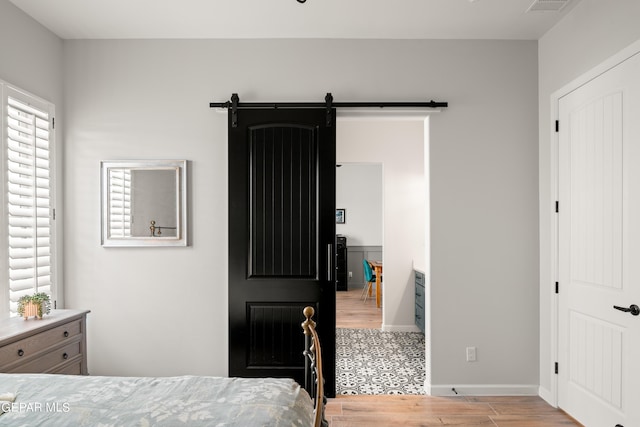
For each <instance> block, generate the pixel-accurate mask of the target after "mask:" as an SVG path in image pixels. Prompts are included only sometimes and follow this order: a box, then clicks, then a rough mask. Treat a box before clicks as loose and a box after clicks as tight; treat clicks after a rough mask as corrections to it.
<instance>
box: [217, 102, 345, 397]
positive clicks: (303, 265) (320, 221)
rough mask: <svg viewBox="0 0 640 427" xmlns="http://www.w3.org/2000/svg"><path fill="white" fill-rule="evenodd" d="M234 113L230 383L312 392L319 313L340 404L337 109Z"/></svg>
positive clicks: (330, 382)
mask: <svg viewBox="0 0 640 427" xmlns="http://www.w3.org/2000/svg"><path fill="white" fill-rule="evenodd" d="M331 115H332V117H331V120H330V121H331V125H330V126H327V111H326V110H325V109H247V110H239V111H238V122H237V126H236V127H233V126H232V121H231V116H232V113H231V111H230V112H229V374H230V375H231V376H240V377H267V376H270V377H291V378H294V379H296V380H297V381H298V382H299V383H300V384H302V385H304V357H303V355H302V351H303V348H304V337H303V334H302V329H301V327H300V324H301V323H302V321H303V320H304V316H303V315H302V310H303V308H304V307H305V306H307V305H311V306H313V307H315V309H316V316H315V320H316V322H317V329H318V333H319V335H320V340H321V344H322V350H323V351H322V353H323V361H324V369H323V371H324V375H325V381H326V382H325V384H326V385H325V390H326V393H327V395H328V396H334V395H335V310H336V308H335V265H334V259H335V257H334V255H335V135H336V132H335V110H333V111H332V112H331Z"/></svg>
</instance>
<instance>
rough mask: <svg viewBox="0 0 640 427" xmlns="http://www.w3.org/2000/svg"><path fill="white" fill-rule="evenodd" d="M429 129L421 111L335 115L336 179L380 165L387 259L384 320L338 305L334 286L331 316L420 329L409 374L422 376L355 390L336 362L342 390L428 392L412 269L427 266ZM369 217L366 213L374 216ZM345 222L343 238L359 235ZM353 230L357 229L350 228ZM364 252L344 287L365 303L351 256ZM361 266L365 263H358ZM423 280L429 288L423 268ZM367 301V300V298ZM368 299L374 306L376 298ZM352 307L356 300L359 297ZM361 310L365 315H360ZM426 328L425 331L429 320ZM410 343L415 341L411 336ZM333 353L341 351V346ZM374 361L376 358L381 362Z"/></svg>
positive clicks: (389, 330) (384, 329) (354, 358)
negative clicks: (400, 385) (399, 384)
mask: <svg viewBox="0 0 640 427" xmlns="http://www.w3.org/2000/svg"><path fill="white" fill-rule="evenodd" d="M428 134H429V121H428V117H425V115H424V113H423V114H422V116H420V117H417V116H412V115H407V116H403V117H401V116H398V115H397V114H393V115H389V116H385V115H380V114H375V115H370V116H367V117H363V116H362V115H359V116H357V117H353V116H347V117H345V116H340V115H339V116H338V126H337V138H336V159H337V162H338V164H342V165H343V166H342V167H341V168H338V169H337V172H336V177H337V178H336V182H337V185H338V186H339V185H340V177H341V176H344V175H347V176H349V174H350V171H349V170H348V169H349V168H350V167H351V168H353V169H354V170H355V169H356V168H358V167H360V168H362V169H361V170H363V171H366V170H367V167H369V168H371V169H375V168H378V170H379V171H380V172H379V173H380V180H381V186H382V188H381V189H380V192H379V193H380V200H381V202H382V206H381V210H382V213H381V215H380V217H381V222H382V226H381V229H382V238H381V243H382V245H383V250H380V252H379V253H380V258H381V259H380V261H382V264H383V265H384V274H383V284H382V286H381V289H382V298H381V300H382V304H381V307H380V308H376V309H377V310H379V316H381V319H380V320H377V322H381V324H380V323H377V324H375V326H373V322H372V321H371V320H370V319H371V318H369V317H368V316H369V314H367V312H366V311H365V310H356V309H351V311H349V310H341V309H340V307H341V302H342V301H341V299H342V298H344V296H345V294H344V293H341V292H337V295H336V298H337V311H336V316H337V317H336V323H337V325H338V328H339V327H340V326H339V325H349V324H350V325H355V326H358V327H361V328H365V329H366V328H373V329H368V330H370V331H374V332H376V333H378V334H389V336H392V335H393V334H395V335H396V337H400V336H401V335H403V334H404V335H405V336H404V337H403V338H408V337H411V336H412V335H413V336H414V337H415V336H416V335H417V336H419V337H420V343H419V344H418V346H419V347H420V348H419V352H420V354H419V356H418V357H420V363H419V365H420V366H419V367H418V369H417V370H413V371H412V369H414V368H409V369H408V371H410V372H412V373H413V374H415V375H413V376H414V380H415V377H419V378H420V379H419V381H418V383H417V384H415V381H414V386H411V387H409V388H408V389H407V388H405V389H404V390H400V389H396V388H394V387H393V384H390V385H391V386H390V387H382V390H381V387H375V386H372V385H371V384H365V385H362V384H361V386H362V387H360V390H354V388H355V386H356V385H357V384H356V382H357V381H358V378H354V377H353V375H351V374H352V373H350V372H340V371H339V370H338V371H337V372H336V374H337V378H336V379H337V383H340V382H341V381H342V382H343V384H344V385H346V387H345V388H344V389H343V390H342V392H341V394H424V392H425V387H424V385H425V383H426V378H427V372H426V366H428V364H427V360H426V359H425V358H426V357H428V354H429V352H427V351H426V344H425V342H428V341H426V340H425V336H424V335H423V334H422V333H421V332H419V329H418V327H417V326H416V322H415V312H416V311H415V302H416V301H415V286H416V283H415V282H416V280H415V274H414V271H415V269H418V270H420V271H422V272H424V273H427V272H428V269H427V268H426V267H427V265H428V247H429V243H428V242H429V239H428V238H429V233H428V224H429V209H428V206H429V204H428V202H429V197H428V158H429V156H428ZM343 168H347V169H345V172H346V173H345V172H343V171H342V170H341V169H343ZM340 191H341V189H340V188H339V187H337V189H336V202H337V204H336V208H343V206H340V203H341V200H340ZM369 219H370V220H371V218H369ZM346 221H347V222H348V221H350V215H349V210H348V209H347V210H346ZM347 224H348V223H347ZM347 224H345V225H347ZM342 229H343V230H345V233H344V234H345V235H346V237H347V241H349V240H353V241H354V242H356V243H357V242H358V241H359V238H358V237H356V236H354V238H353V239H350V236H349V232H351V231H350V228H349V227H342ZM336 230H337V232H338V233H340V230H341V227H340V224H337V226H336ZM347 231H349V232H347ZM353 232H354V233H355V231H353ZM356 246H357V245H356ZM381 249H382V248H381ZM363 257H364V255H361V256H359V257H355V259H354V260H352V261H350V262H349V265H350V271H351V273H352V277H351V280H350V282H349V289H350V290H351V289H353V288H355V289H356V290H357V293H355V298H354V301H353V302H354V303H355V304H361V305H364V303H363V300H362V299H361V298H360V295H361V293H362V287H361V286H362V285H363V284H364V280H363V278H362V276H363V273H362V272H359V274H358V275H356V272H355V271H354V270H355V269H356V268H357V267H356V266H355V262H354V261H356V260H357V261H359V262H361V258H363ZM374 257H375V256H374ZM359 268H360V271H362V269H363V266H362V264H360V266H359ZM351 269H353V270H351ZM354 279H355V280H354ZM426 285H427V289H428V275H427V283H426ZM370 301H371V300H368V301H367V305H369V304H368V303H369V302H370ZM372 306H373V307H375V301H374V302H373V303H372ZM356 307H358V306H357V305H356ZM362 314H363V315H364V316H365V317H364V318H362V319H358V317H359V316H360V315H362ZM425 314H426V319H429V317H428V316H429V294H428V291H427V293H426V304H425ZM373 319H375V317H373ZM426 333H427V334H428V333H429V327H428V325H427V328H426ZM361 335H362V334H361ZM340 336H341V333H340V331H337V333H336V337H337V339H338V340H340ZM394 345H395V344H394ZM411 345H413V346H415V345H416V344H415V343H413V344H411ZM339 346H340V344H337V350H338V347H339ZM383 347H384V346H376V349H375V351H374V352H375V353H378V354H379V356H380V357H382V358H386V359H388V360H390V359H391V356H392V354H391V353H388V354H385V352H384V348H383ZM399 347H402V348H406V347H408V345H407V344H406V343H403V344H400V345H399ZM365 351H371V350H365ZM364 356H366V355H363V354H359V353H357V352H354V353H352V354H351V356H350V357H351V359H349V360H347V361H346V362H345V364H346V365H357V364H358V363H361V362H362V360H361V359H362V358H363V357H364ZM414 356H415V355H414ZM394 357H395V356H394ZM337 358H338V359H339V358H340V355H339V354H338V355H337ZM352 362H353V363H352ZM371 363H373V364H374V365H375V364H377V363H378V362H371ZM380 363H382V362H380ZM370 368H371V367H370ZM338 369H340V368H338ZM376 382H377V380H376ZM389 382H390V383H392V382H393V380H392V379H389ZM341 385H342V384H338V390H337V391H338V393H340V390H339V389H340V386H341ZM349 386H353V387H349Z"/></svg>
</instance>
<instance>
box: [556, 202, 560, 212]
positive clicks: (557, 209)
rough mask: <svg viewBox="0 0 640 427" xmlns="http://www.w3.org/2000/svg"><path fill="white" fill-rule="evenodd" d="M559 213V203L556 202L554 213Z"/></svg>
mask: <svg viewBox="0 0 640 427" xmlns="http://www.w3.org/2000/svg"><path fill="white" fill-rule="evenodd" d="M558 212H560V202H559V201H557V200H556V213H558Z"/></svg>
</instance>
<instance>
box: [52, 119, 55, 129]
mask: <svg viewBox="0 0 640 427" xmlns="http://www.w3.org/2000/svg"><path fill="white" fill-rule="evenodd" d="M51 127H52V128H53V129H55V128H56V118H55V117H51Z"/></svg>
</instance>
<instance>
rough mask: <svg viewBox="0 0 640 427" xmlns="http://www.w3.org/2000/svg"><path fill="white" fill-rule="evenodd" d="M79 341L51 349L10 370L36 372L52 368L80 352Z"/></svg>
mask: <svg viewBox="0 0 640 427" xmlns="http://www.w3.org/2000/svg"><path fill="white" fill-rule="evenodd" d="M81 351H82V349H81V343H80V341H76V342H73V343H71V344H67V345H65V346H64V347H61V348H58V349H55V350H52V351H50V352H48V353H46V354H43V355H42V356H40V357H37V358H35V359H33V360H31V361H29V362H27V363H23V364H21V365H19V366H18V367H16V368H14V369H12V370H11V371H10V372H21V373H38V372H47V371H49V370H51V369H52V368H54V367H56V366H58V365H60V364H63V363H65V362H66V361H68V360H70V359H73V358H74V357H76V356H77V355H79V354H80V353H81Z"/></svg>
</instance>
